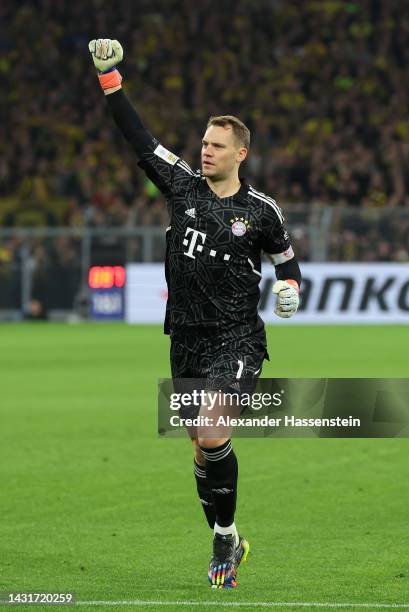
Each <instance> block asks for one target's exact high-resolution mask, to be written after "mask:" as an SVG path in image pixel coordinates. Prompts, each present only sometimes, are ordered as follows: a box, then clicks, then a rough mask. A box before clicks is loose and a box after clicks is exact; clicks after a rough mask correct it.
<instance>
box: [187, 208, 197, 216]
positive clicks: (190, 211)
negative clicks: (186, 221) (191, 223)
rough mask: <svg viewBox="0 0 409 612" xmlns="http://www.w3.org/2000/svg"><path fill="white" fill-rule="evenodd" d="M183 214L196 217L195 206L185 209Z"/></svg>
mask: <svg viewBox="0 0 409 612" xmlns="http://www.w3.org/2000/svg"><path fill="white" fill-rule="evenodd" d="M185 215H189V217H192V219H196V208H188V209H187V210H185Z"/></svg>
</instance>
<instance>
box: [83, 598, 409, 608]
mask: <svg viewBox="0 0 409 612" xmlns="http://www.w3.org/2000/svg"><path fill="white" fill-rule="evenodd" d="M75 603H76V605H77V606H139V607H143V606H213V607H216V606H217V607H235V608H244V607H251V608H295V607H299V608H307V607H310V608H368V609H374V608H384V609H385V608H395V609H399V608H400V609H402V608H409V603H405V604H387V603H385V604H383V603H329V602H328V603H321V602H317V601H313V602H307V601H293V602H289V601H247V602H246V601H181V600H177V601H152V600H142V599H134V600H130V601H77V602H75Z"/></svg>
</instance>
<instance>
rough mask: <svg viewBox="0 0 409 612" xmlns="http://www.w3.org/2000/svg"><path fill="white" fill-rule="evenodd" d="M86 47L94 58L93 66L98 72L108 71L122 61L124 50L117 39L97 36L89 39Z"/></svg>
mask: <svg viewBox="0 0 409 612" xmlns="http://www.w3.org/2000/svg"><path fill="white" fill-rule="evenodd" d="M88 49H89V50H90V53H91V55H92V59H93V60H94V64H95V68H96V69H97V70H98V71H99V72H108V71H109V70H112V69H113V68H114V67H115V66H116V65H117V64H119V62H121V61H122V58H123V56H124V51H123V49H122V46H121V44H120V43H119V42H118V41H117V40H111V39H110V38H97V39H96V40H91V42H90V43H89V44H88Z"/></svg>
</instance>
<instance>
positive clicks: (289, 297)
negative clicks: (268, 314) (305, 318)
mask: <svg viewBox="0 0 409 612" xmlns="http://www.w3.org/2000/svg"><path fill="white" fill-rule="evenodd" d="M299 292H300V289H299V287H298V283H297V281H295V280H291V279H289V280H285V281H283V280H279V281H277V282H276V283H274V285H273V293H276V294H277V304H276V308H275V310H274V312H275V314H276V315H277V316H278V317H282V318H283V319H289V318H290V317H292V316H293V314H295V313H296V312H297V309H298V305H299V303H300V298H299V296H298V294H299Z"/></svg>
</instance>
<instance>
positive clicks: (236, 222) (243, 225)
mask: <svg viewBox="0 0 409 612" xmlns="http://www.w3.org/2000/svg"><path fill="white" fill-rule="evenodd" d="M230 223H232V224H233V225H232V226H231V231H232V232H233V234H234V235H235V236H244V234H245V233H246V232H247V230H248V229H249V227H250V226H249V222H248V221H247V219H245V218H244V217H235V218H234V219H230Z"/></svg>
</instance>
